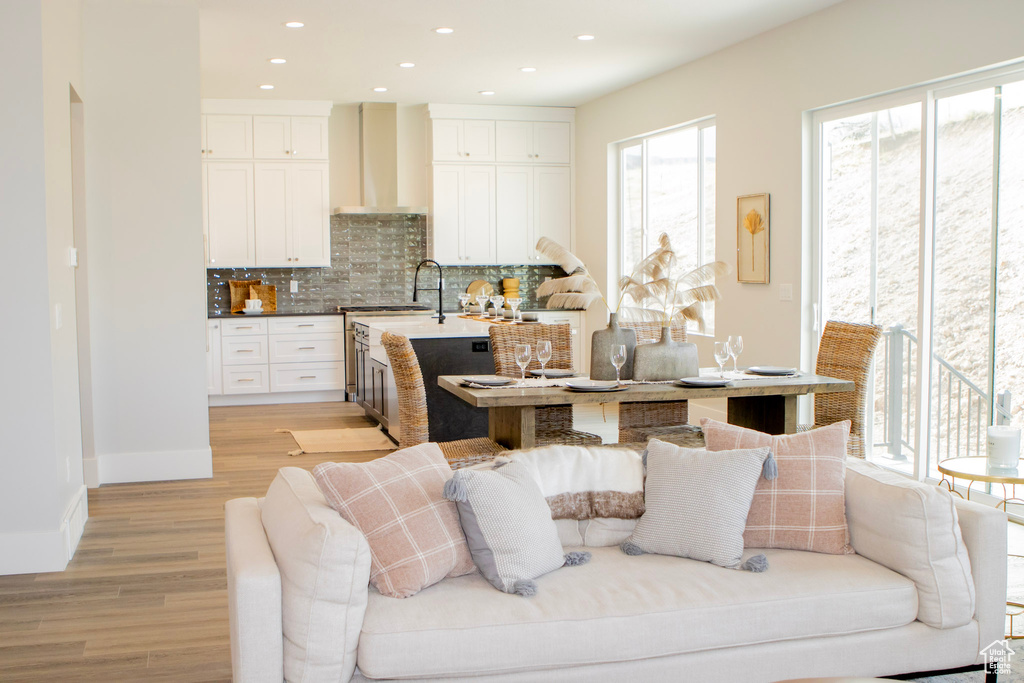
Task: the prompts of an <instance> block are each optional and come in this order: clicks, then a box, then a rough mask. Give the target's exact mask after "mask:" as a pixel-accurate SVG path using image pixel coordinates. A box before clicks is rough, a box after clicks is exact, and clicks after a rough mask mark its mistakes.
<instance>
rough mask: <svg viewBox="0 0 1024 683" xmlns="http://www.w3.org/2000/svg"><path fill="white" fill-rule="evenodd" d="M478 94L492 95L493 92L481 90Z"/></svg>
mask: <svg viewBox="0 0 1024 683" xmlns="http://www.w3.org/2000/svg"><path fill="white" fill-rule="evenodd" d="M480 94H481V95H493V94H494V91H493V90H481V91H480Z"/></svg>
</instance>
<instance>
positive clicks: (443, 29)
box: [434, 26, 455, 33]
mask: <svg viewBox="0 0 1024 683" xmlns="http://www.w3.org/2000/svg"><path fill="white" fill-rule="evenodd" d="M454 32H455V29H453V28H448V27H447V26H442V27H441V28H435V29H434V33H454Z"/></svg>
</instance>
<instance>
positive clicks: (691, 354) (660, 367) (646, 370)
mask: <svg viewBox="0 0 1024 683" xmlns="http://www.w3.org/2000/svg"><path fill="white" fill-rule="evenodd" d="M699 373H700V363H699V362H698V360H697V345H696V344H690V343H688V342H677V341H672V329H671V328H670V327H662V328H661V339H660V340H659V341H656V342H654V343H653V344H640V345H639V346H637V347H636V351H635V352H634V354H633V379H635V380H667V379H680V378H682V377H696V376H697V375H698V374H699Z"/></svg>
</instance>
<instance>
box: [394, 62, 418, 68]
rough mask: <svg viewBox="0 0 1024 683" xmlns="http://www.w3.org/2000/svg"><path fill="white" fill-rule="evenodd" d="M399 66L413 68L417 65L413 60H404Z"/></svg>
mask: <svg viewBox="0 0 1024 683" xmlns="http://www.w3.org/2000/svg"><path fill="white" fill-rule="evenodd" d="M398 66H400V67H402V68H403V69H411V68H413V67H414V66H416V65H415V64H413V63H412V62H402V63H401V64H399V65H398Z"/></svg>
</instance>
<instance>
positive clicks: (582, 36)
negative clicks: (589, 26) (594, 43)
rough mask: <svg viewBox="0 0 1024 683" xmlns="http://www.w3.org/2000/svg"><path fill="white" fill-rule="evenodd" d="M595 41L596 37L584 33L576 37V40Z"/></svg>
mask: <svg viewBox="0 0 1024 683" xmlns="http://www.w3.org/2000/svg"><path fill="white" fill-rule="evenodd" d="M593 39H594V36H592V35H590V34H589V33H583V34H580V35H578V36H576V40H593Z"/></svg>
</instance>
